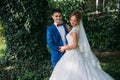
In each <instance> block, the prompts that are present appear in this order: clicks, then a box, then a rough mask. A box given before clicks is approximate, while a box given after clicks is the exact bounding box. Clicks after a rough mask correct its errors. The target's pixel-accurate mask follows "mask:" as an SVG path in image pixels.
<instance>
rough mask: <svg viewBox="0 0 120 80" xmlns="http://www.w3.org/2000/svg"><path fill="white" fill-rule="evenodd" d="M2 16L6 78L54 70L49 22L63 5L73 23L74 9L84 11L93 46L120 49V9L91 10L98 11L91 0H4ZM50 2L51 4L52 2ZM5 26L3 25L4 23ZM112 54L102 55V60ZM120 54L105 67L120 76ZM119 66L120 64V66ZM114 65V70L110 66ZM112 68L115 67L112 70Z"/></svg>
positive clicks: (2, 74)
mask: <svg viewBox="0 0 120 80" xmlns="http://www.w3.org/2000/svg"><path fill="white" fill-rule="evenodd" d="M0 2H1V3H3V4H1V5H0V20H1V21H2V22H3V24H4V29H3V28H2V31H1V32H0V35H1V34H2V35H3V33H4V32H5V39H6V44H7V45H6V46H7V49H6V54H5V58H4V59H3V60H1V65H0V79H2V80H48V79H49V76H50V74H51V71H52V69H51V61H50V53H48V51H47V46H46V26H48V25H50V24H51V23H52V19H51V15H50V14H51V10H52V9H53V8H55V7H60V8H61V9H62V12H63V21H64V22H65V23H67V24H69V16H70V14H71V12H72V11H73V10H76V9H79V10H81V12H82V13H83V22H84V27H85V29H86V32H87V36H88V39H89V42H90V44H91V47H92V49H93V48H97V49H99V50H101V51H103V50H120V45H119V44H120V41H119V39H120V38H119V36H120V34H119V33H120V32H119V31H120V30H119V25H120V23H119V22H120V17H119V13H116V12H115V13H107V12H105V13H103V14H99V15H97V14H94V15H93V14H91V13H90V14H88V13H89V12H92V11H95V8H90V7H89V1H87V0H74V1H72V0H63V1H53V0H49V1H48V0H32V1H30V0H0ZM48 5H49V6H48ZM0 28H1V27H0ZM104 59H107V61H108V62H109V61H110V60H111V61H112V59H113V58H112V56H110V57H105V58H103V57H100V60H101V61H102V60H104ZM116 61H117V62H116ZM118 61H119V59H118V57H114V60H113V62H112V63H111V64H110V63H105V65H103V69H105V70H106V71H107V72H109V73H110V74H111V75H113V74H114V73H115V75H114V77H117V78H116V80H119V77H118V75H117V74H118V73H119V70H118V72H117V69H119V68H118V67H119V65H118ZM117 66H118V67H117ZM110 68H112V70H111V69H110ZM109 70H111V71H109Z"/></svg>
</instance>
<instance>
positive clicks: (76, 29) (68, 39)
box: [66, 26, 80, 45]
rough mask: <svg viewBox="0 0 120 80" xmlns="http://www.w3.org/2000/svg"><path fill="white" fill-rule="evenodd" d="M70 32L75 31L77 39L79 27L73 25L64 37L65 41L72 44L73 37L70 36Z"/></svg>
mask: <svg viewBox="0 0 120 80" xmlns="http://www.w3.org/2000/svg"><path fill="white" fill-rule="evenodd" d="M71 32H75V33H77V36H78V39H79V32H80V31H79V27H78V26H76V27H73V28H72V30H71V31H70V32H69V33H68V34H67V36H66V38H67V41H68V44H69V45H71V44H73V38H72V36H71Z"/></svg>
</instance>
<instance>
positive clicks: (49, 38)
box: [47, 28, 59, 51]
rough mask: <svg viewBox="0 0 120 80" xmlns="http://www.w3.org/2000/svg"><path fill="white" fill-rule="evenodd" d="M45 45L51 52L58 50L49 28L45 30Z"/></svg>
mask: <svg viewBox="0 0 120 80" xmlns="http://www.w3.org/2000/svg"><path fill="white" fill-rule="evenodd" d="M47 44H48V46H49V47H50V48H51V49H52V50H55V51H58V50H59V46H57V45H56V44H55V42H54V40H53V36H52V32H51V30H50V28H48V29H47Z"/></svg>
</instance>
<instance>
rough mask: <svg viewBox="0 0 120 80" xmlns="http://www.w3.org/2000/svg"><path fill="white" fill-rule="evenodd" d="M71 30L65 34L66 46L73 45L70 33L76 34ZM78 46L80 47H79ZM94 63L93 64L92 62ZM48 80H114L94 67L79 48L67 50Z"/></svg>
mask: <svg viewBox="0 0 120 80" xmlns="http://www.w3.org/2000/svg"><path fill="white" fill-rule="evenodd" d="M78 30H79V29H78ZM78 30H77V28H76V29H74V28H73V29H72V30H71V31H70V32H69V33H68V34H67V36H66V37H67V40H68V44H69V45H71V44H72V43H73V38H72V36H71V35H70V33H71V32H72V31H73V32H77V31H78ZM79 46H80V45H79ZM93 63H94V62H93ZM50 80H114V79H113V78H112V77H111V76H109V75H108V74H107V73H106V72H104V71H103V70H102V69H101V67H100V66H99V67H98V66H97V67H96V66H94V65H93V64H92V62H91V61H90V59H89V58H87V57H86V56H85V55H84V53H82V52H80V49H79V47H77V48H76V49H72V50H67V51H66V53H65V54H64V55H63V57H62V58H61V59H60V61H59V62H58V63H57V64H56V66H55V68H54V70H53V72H52V75H51V77H50Z"/></svg>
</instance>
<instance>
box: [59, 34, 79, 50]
mask: <svg viewBox="0 0 120 80" xmlns="http://www.w3.org/2000/svg"><path fill="white" fill-rule="evenodd" d="M70 35H71V36H72V38H73V44H72V45H66V46H61V47H60V50H59V51H61V52H64V51H65V50H71V49H75V48H76V47H77V46H78V37H77V33H75V32H71V33H70Z"/></svg>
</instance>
